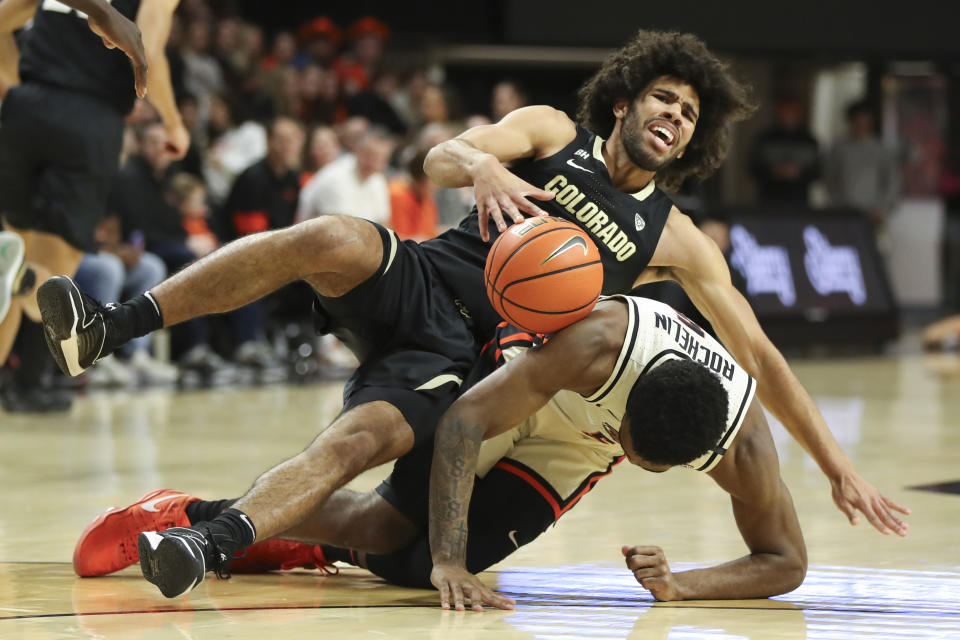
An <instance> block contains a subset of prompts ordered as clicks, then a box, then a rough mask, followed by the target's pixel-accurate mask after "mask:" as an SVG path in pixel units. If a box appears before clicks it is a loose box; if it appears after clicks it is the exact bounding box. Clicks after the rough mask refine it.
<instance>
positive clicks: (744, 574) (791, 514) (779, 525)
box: [621, 402, 807, 600]
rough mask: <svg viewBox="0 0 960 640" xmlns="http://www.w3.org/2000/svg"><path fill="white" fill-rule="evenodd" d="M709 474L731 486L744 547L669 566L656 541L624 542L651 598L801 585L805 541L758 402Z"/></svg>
mask: <svg viewBox="0 0 960 640" xmlns="http://www.w3.org/2000/svg"><path fill="white" fill-rule="evenodd" d="M710 475H711V476H712V477H713V479H714V480H715V481H716V482H717V484H718V485H720V486H721V487H722V488H723V489H724V490H725V491H727V492H728V493H729V494H730V499H731V501H732V502H733V514H734V517H735V518H736V520H737V527H738V528H739V529H740V533H741V535H742V536H743V540H744V542H746V544H747V548H748V549H749V550H750V553H749V554H748V555H746V556H743V557H742V558H738V559H736V560H733V561H732V562H727V563H724V564H721V565H718V566H716V567H710V568H708V569H695V570H693V571H683V572H679V573H673V572H671V571H670V566H669V564H668V563H667V560H666V557H665V556H664V554H663V551H662V550H661V549H660V548H659V547H644V546H636V547H623V548H622V549H621V551H622V553H623V555H624V559H625V562H626V564H627V568H628V569H629V570H630V571H631V572H633V575H634V576H635V577H636V579H637V581H638V582H639V583H640V584H641V585H642V586H643V587H644V588H645V589H649V590H650V592H651V593H652V594H653V596H654V597H655V598H657V600H721V599H742V598H767V597H770V596H775V595H779V594H781V593H786V592H788V591H792V590H793V589H796V588H797V587H798V586H800V584H801V583H802V582H803V578H804V576H805V575H806V571H807V552H806V547H805V546H804V543H803V535H802V534H801V532H800V523H799V522H798V521H797V514H796V511H795V510H794V508H793V501H792V500H791V499H790V492H789V491H788V490H787V487H786V485H784V484H783V481H782V480H781V479H780V468H779V463H778V462H777V451H776V449H775V448H774V445H773V438H771V437H770V430H769V428H767V424H766V419H765V418H764V416H763V411H762V410H761V409H760V406H759V403H757V402H754V403H753V404H752V405H751V408H750V409H749V412H748V413H747V417H746V421H745V422H744V425H743V427H742V428H741V430H740V433H739V434H738V435H737V438H736V440H735V441H734V446H733V447H731V449H730V451H728V452H727V454H726V455H725V456H724V457H723V459H722V460H721V461H720V463H719V464H718V465H717V467H716V468H715V469H714V470H713V471H711V472H710Z"/></svg>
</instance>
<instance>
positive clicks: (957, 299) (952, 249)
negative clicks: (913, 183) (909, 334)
mask: <svg viewBox="0 0 960 640" xmlns="http://www.w3.org/2000/svg"><path fill="white" fill-rule="evenodd" d="M939 187H940V196H941V197H942V198H943V204H944V209H945V211H946V219H945V220H944V230H943V307H944V310H946V311H948V312H950V313H957V312H960V148H958V147H956V146H955V147H953V152H952V153H951V154H950V155H949V156H948V157H947V158H946V162H944V165H943V171H942V173H941V174H940V185H939ZM958 335H960V332H958Z"/></svg>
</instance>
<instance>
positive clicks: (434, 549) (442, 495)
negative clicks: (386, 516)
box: [430, 417, 483, 566]
mask: <svg viewBox="0 0 960 640" xmlns="http://www.w3.org/2000/svg"><path fill="white" fill-rule="evenodd" d="M482 439H483V429H482V428H481V427H479V426H476V425H471V424H466V423H465V422H463V421H461V420H460V419H458V418H456V417H453V418H452V419H447V418H445V419H444V420H442V421H441V423H440V426H439V427H438V428H437V437H436V442H435V448H434V454H433V468H432V470H431V473H430V551H431V554H432V556H433V563H434V564H435V565H441V564H454V565H458V566H466V558H467V514H468V512H469V510H470V495H471V492H472V491H473V480H474V475H475V474H476V469H477V456H478V455H479V452H480V442H481V440H482Z"/></svg>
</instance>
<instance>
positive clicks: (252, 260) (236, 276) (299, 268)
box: [152, 216, 383, 326]
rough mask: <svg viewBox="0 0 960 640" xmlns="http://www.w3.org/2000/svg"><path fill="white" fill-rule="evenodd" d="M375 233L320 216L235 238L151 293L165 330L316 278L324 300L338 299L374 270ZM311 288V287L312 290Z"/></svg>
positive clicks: (378, 252) (378, 248)
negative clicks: (191, 319) (291, 284)
mask: <svg viewBox="0 0 960 640" xmlns="http://www.w3.org/2000/svg"><path fill="white" fill-rule="evenodd" d="M382 251H383V246H382V243H381V240H380V235H379V233H378V232H377V230H376V228H375V227H374V226H373V225H372V224H370V223H369V222H366V221H364V220H362V219H360V218H354V217H351V216H322V217H320V218H315V219H313V220H307V221H305V222H302V223H300V224H297V225H294V226H292V227H287V228H285V229H279V230H277V231H267V232H264V233H257V234H253V235H250V236H246V237H244V238H240V239H239V240H236V241H234V242H231V243H230V244H228V245H226V246H224V247H223V248H221V249H219V250H217V251H214V252H213V253H211V254H210V255H208V256H206V257H204V258H202V259H200V260H198V261H197V262H195V263H194V264H192V265H190V266H188V267H187V268H186V269H184V270H183V271H180V272H179V273H177V274H175V275H173V276H171V277H170V278H168V279H167V280H165V281H164V282H162V283H160V284H159V285H157V286H156V287H154V288H153V289H152V292H153V295H154V297H155V298H156V300H157V304H158V305H159V306H160V310H161V311H162V313H163V322H164V326H170V325H173V324H177V323H179V322H183V321H184V320H189V319H190V318H195V317H197V316H202V315H208V314H211V313H224V312H226V311H232V310H233V309H236V308H238V307H242V306H243V305H245V304H248V303H250V302H253V301H254V300H257V299H259V298H262V297H263V296H265V295H267V294H268V293H271V292H273V291H276V290H277V289H279V288H280V287H282V286H284V285H286V284H289V283H290V282H293V281H294V280H299V279H303V278H307V277H308V276H311V275H316V276H317V278H311V284H313V281H314V280H316V282H317V283H319V284H320V286H321V287H323V289H319V288H318V291H319V292H320V293H321V294H322V295H325V296H340V295H343V294H344V293H346V292H348V291H350V290H351V289H353V288H354V287H356V286H357V285H358V284H360V283H361V282H363V281H364V280H366V279H367V278H369V277H370V276H371V275H372V274H373V273H374V272H375V271H376V270H377V267H379V266H380V261H381V259H382V257H383V253H382ZM315 288H316V285H315Z"/></svg>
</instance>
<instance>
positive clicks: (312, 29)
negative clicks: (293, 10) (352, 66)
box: [293, 16, 342, 69]
mask: <svg viewBox="0 0 960 640" xmlns="http://www.w3.org/2000/svg"><path fill="white" fill-rule="evenodd" d="M297 37H298V38H299V40H300V49H301V51H300V53H298V54H297V55H296V57H295V58H294V60H293V63H294V66H296V67H297V68H298V69H302V68H304V67H306V66H307V65H308V64H316V65H320V66H321V67H324V68H330V67H332V66H333V61H334V59H335V58H336V56H337V50H338V49H339V48H340V40H341V39H342V35H341V33H340V29H339V28H338V27H337V25H336V24H334V23H333V21H332V20H330V18H327V17H325V16H320V17H317V18H314V19H313V20H311V21H310V22H308V23H307V24H305V25H303V26H302V27H300V30H299V31H298V32H297Z"/></svg>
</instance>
